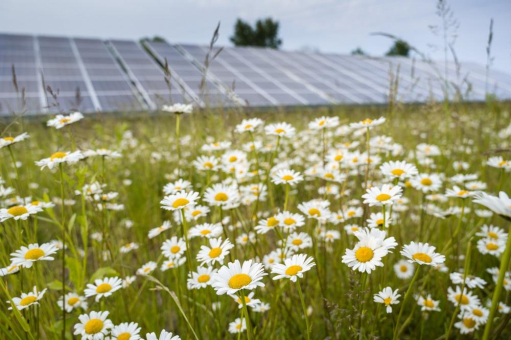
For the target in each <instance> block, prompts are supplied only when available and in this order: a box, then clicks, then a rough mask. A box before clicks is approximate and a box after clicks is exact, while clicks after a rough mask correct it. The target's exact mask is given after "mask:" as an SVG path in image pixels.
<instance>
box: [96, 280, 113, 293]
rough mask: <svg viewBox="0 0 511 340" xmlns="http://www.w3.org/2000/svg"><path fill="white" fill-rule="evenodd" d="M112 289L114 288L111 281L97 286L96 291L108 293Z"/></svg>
mask: <svg viewBox="0 0 511 340" xmlns="http://www.w3.org/2000/svg"><path fill="white" fill-rule="evenodd" d="M110 290H112V286H111V285H110V284H109V283H102V284H100V285H99V286H97V288H96V293H98V294H102V293H108V292H109V291H110Z"/></svg>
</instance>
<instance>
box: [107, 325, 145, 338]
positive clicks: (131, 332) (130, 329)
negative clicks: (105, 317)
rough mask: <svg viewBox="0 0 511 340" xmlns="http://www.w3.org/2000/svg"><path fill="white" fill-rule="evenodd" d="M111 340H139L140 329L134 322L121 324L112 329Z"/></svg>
mask: <svg viewBox="0 0 511 340" xmlns="http://www.w3.org/2000/svg"><path fill="white" fill-rule="evenodd" d="M111 336H112V338H111V339H112V340H139V339H142V338H141V337H140V327H138V323H136V322H129V323H128V322H123V323H121V324H119V325H117V326H114V327H113V328H112V332H111Z"/></svg>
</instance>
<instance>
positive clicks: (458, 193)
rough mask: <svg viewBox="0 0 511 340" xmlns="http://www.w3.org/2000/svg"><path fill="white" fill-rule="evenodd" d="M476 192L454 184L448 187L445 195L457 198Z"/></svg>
mask: <svg viewBox="0 0 511 340" xmlns="http://www.w3.org/2000/svg"><path fill="white" fill-rule="evenodd" d="M473 195H474V193H473V192H471V191H468V190H465V189H461V188H460V187H457V186H453V187H452V189H447V191H446V193H445V196H446V197H455V198H468V197H470V196H473Z"/></svg>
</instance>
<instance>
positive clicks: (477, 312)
mask: <svg viewBox="0 0 511 340" xmlns="http://www.w3.org/2000/svg"><path fill="white" fill-rule="evenodd" d="M489 314H490V311H489V310H488V309H487V308H484V307H482V306H476V307H474V308H472V309H471V310H470V311H466V312H465V315H470V317H471V318H472V319H474V320H475V321H477V322H478V323H481V324H485V323H486V321H487V320H488V315H489Z"/></svg>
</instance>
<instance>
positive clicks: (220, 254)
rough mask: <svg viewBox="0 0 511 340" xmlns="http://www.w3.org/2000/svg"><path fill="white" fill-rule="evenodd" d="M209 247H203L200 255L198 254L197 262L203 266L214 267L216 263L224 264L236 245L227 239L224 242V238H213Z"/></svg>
mask: <svg viewBox="0 0 511 340" xmlns="http://www.w3.org/2000/svg"><path fill="white" fill-rule="evenodd" d="M209 245H210V246H211V247H208V246H204V245H203V246H201V248H200V250H199V253H198V254H197V261H199V262H201V265H204V264H207V265H213V264H215V263H216V262H218V263H220V264H222V263H224V258H225V257H226V256H227V255H229V252H230V250H231V249H232V248H234V245H233V244H232V243H231V241H229V239H226V240H225V241H223V242H222V238H221V237H220V238H211V239H209Z"/></svg>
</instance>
